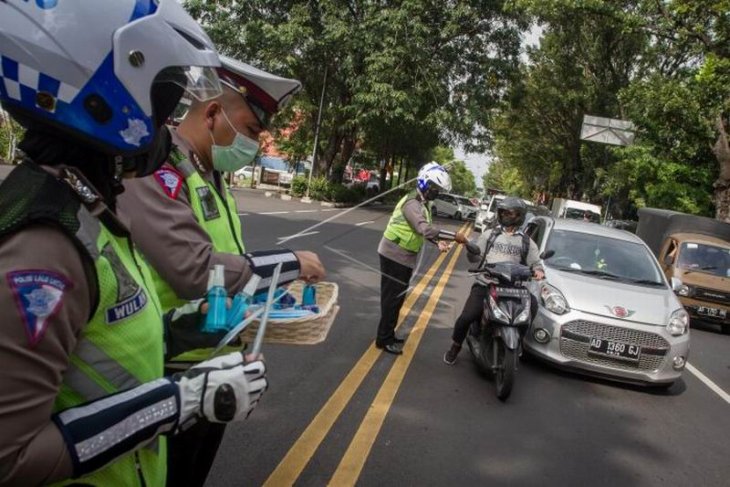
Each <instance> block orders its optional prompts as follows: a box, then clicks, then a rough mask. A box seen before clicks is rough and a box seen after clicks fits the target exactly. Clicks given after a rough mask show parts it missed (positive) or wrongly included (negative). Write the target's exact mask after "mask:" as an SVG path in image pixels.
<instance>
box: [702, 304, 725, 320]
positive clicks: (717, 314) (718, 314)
mask: <svg viewBox="0 0 730 487" xmlns="http://www.w3.org/2000/svg"><path fill="white" fill-rule="evenodd" d="M697 314H698V315H702V316H711V317H713V318H723V319H724V318H725V316H727V311H725V310H724V309H717V308H708V307H707V306H698V307H697Z"/></svg>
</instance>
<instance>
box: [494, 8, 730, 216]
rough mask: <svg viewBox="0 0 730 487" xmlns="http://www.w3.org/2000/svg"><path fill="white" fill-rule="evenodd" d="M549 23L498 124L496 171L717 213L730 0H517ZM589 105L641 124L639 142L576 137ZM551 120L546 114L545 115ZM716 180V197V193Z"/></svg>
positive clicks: (724, 157) (728, 88) (573, 190)
mask: <svg viewBox="0 0 730 487" xmlns="http://www.w3.org/2000/svg"><path fill="white" fill-rule="evenodd" d="M515 5H516V8H518V9H522V10H521V11H522V12H524V13H525V14H527V15H530V16H531V17H532V18H533V19H535V20H536V21H537V22H540V23H541V25H543V26H544V32H545V35H544V38H543V42H542V45H541V47H540V48H539V49H537V50H533V51H532V52H530V53H529V62H528V63H527V65H526V66H525V67H523V70H524V76H523V80H524V82H523V83H521V84H520V85H517V86H515V87H513V89H512V96H511V97H510V103H509V105H507V106H506V107H505V108H504V109H503V110H502V111H501V116H500V117H499V119H498V123H497V126H496V128H495V130H496V133H497V137H496V139H497V143H496V145H495V152H496V156H497V158H498V160H499V161H501V163H502V165H503V166H506V167H500V166H495V167H494V171H495V174H496V175H497V176H499V177H502V178H503V177H506V176H505V175H507V174H510V173H514V171H517V173H518V174H519V175H520V176H521V177H522V178H523V179H524V180H525V184H526V185H527V186H528V187H529V188H530V190H531V191H538V190H548V191H549V192H551V193H552V194H553V195H567V196H572V197H583V198H587V199H592V200H596V201H599V202H601V201H603V202H607V201H608V200H609V199H610V201H611V202H612V213H613V214H614V215H616V216H619V214H621V213H623V214H624V215H626V216H632V214H635V209H636V208H637V207H641V206H660V207H665V208H672V209H678V210H682V211H689V212H693V213H701V214H703V213H704V214H710V213H711V212H712V206H713V203H714V205H715V209H716V212H717V216H718V217H719V218H723V219H726V220H727V219H728V209H729V208H730V189H729V188H730V148H728V143H727V131H728V113H730V110H729V108H730V69H728V68H729V66H730V64H729V62H728V53H729V52H730V47H729V46H730V42H728V41H730V39H728V32H729V31H730V22H728V17H727V12H728V11H730V2H728V1H727V0H722V1H711V0H670V1H661V2H659V1H654V0H630V1H624V0H622V1H613V0H611V1H608V0H584V1H581V2H577V1H571V0H540V1H538V0H519V1H517V2H516V3H515ZM583 114H592V115H598V116H604V117H612V118H624V119H629V120H631V121H632V122H634V123H635V124H636V126H637V139H636V143H635V145H634V146H633V147H629V148H611V147H606V146H598V145H595V144H589V143H582V142H580V141H579V140H578V134H579V127H580V119H581V118H582V116H583ZM541 122H543V123H541ZM713 190H714V197H713V196H712V194H713Z"/></svg>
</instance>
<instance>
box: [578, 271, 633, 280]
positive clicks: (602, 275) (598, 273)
mask: <svg viewBox="0 0 730 487" xmlns="http://www.w3.org/2000/svg"><path fill="white" fill-rule="evenodd" d="M577 272H580V273H581V274H588V275H589V276H596V277H600V278H602V279H616V280H621V279H624V278H622V277H621V276H617V275H616V274H611V273H610V272H606V271H599V270H598V269H595V270H593V269H580V270H578V271H577Z"/></svg>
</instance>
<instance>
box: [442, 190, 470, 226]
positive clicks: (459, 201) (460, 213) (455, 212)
mask: <svg viewBox="0 0 730 487" xmlns="http://www.w3.org/2000/svg"><path fill="white" fill-rule="evenodd" d="M433 214H434V215H446V216H448V217H450V218H456V219H457V220H473V219H474V217H476V214H477V207H476V206H474V205H473V204H472V202H471V201H469V199H468V198H465V197H464V196H459V195H456V194H448V193H441V194H439V195H438V196H437V197H436V199H435V200H434V202H433Z"/></svg>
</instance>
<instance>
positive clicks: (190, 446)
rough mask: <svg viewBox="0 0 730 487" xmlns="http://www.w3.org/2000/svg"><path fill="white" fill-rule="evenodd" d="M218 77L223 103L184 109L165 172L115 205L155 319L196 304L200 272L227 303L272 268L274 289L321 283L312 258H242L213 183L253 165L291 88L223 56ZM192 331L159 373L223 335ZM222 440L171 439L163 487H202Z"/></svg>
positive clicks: (181, 329) (232, 209) (199, 355)
mask: <svg viewBox="0 0 730 487" xmlns="http://www.w3.org/2000/svg"><path fill="white" fill-rule="evenodd" d="M218 75H219V77H220V80H221V85H222V87H223V93H222V94H221V95H220V96H219V97H217V98H215V99H212V100H205V101H198V100H193V101H192V103H191V105H190V108H189V110H188V112H187V114H186V116H185V118H184V119H183V120H182V122H181V123H180V125H179V126H178V127H177V129H171V133H172V142H173V150H172V152H171V154H170V157H169V158H168V160H167V162H166V163H165V164H164V165H163V166H162V167H161V168H160V169H159V170H157V171H156V172H155V173H154V174H153V175H151V176H149V177H146V178H136V179H134V180H129V181H126V182H125V184H124V186H125V189H126V191H125V192H124V193H123V194H122V195H121V196H120V198H119V207H120V212H121V213H122V214H123V215H126V216H127V217H128V218H129V219H130V220H131V222H132V224H131V230H132V238H133V240H134V242H135V244H136V245H137V246H138V247H139V249H140V250H141V252H142V254H143V255H144V256H145V258H146V259H147V262H148V263H149V264H150V266H151V267H152V271H153V276H152V277H153V281H154V283H155V288H156V289H157V293H158V295H159V297H160V302H161V305H162V311H163V313H169V312H170V311H171V310H173V309H175V308H178V307H180V306H181V305H182V304H183V303H185V302H186V301H188V300H194V299H197V298H201V297H203V296H204V295H205V293H206V290H207V282H208V274H209V270H210V269H211V268H212V267H213V266H215V265H218V264H220V265H223V266H224V268H225V287H226V289H227V291H228V293H229V295H231V296H232V295H234V294H236V293H237V292H239V291H240V290H241V289H242V288H243V287H244V285H245V284H246V283H247V282H248V280H249V279H250V277H251V275H252V274H254V273H255V274H257V275H258V276H260V277H261V278H262V279H261V280H260V281H259V283H260V284H259V289H258V290H259V291H261V290H264V289H267V288H268V286H269V284H268V282H269V281H268V280H267V278H270V277H271V274H272V272H273V270H274V268H275V267H276V264H278V263H279V262H281V263H282V264H283V265H282V270H281V276H280V281H279V282H280V284H287V283H288V282H291V281H293V280H294V279H296V278H302V279H304V280H306V281H309V282H315V281H317V280H320V279H321V278H322V277H323V276H324V274H325V271H324V268H323V266H322V264H321V263H320V261H319V258H318V257H317V255H316V254H314V253H312V252H308V251H296V252H292V251H291V250H287V249H275V250H268V251H256V252H247V251H246V249H245V246H244V242H243V238H242V235H243V233H244V232H242V229H241V220H240V217H239V216H238V210H237V208H236V203H235V200H234V198H233V195H232V194H231V193H230V191H229V189H228V187H227V185H226V183H225V181H224V176H223V173H224V172H235V171H237V170H238V169H240V168H242V167H243V166H245V165H247V164H250V163H251V162H252V161H253V159H254V157H255V156H256V153H257V152H258V148H259V142H258V138H259V135H260V134H261V132H262V131H264V130H265V129H267V128H269V126H270V120H271V117H272V116H273V115H274V114H275V113H276V112H278V111H279V110H280V109H281V108H283V107H284V106H285V105H286V104H287V103H288V101H289V100H290V99H291V97H292V95H293V94H295V93H297V92H298V91H299V90H300V88H301V84H300V83H299V82H298V81H296V80H292V79H286V78H280V77H278V76H275V75H272V74H270V73H267V72H265V71H261V70H259V69H256V68H254V67H253V66H250V65H248V64H245V63H242V62H240V61H237V60H235V59H232V58H229V57H226V56H221V67H220V68H219V69H218ZM202 323H203V321H202V319H200V315H199V314H197V313H190V314H189V315H188V316H186V317H185V320H182V319H181V320H179V325H178V327H177V330H174V329H173V330H171V334H172V333H174V332H175V331H177V332H178V333H179V334H180V335H181V336H182V337H181V338H180V339H178V340H176V341H175V344H180V343H183V342H184V343H186V344H189V345H190V346H189V347H183V348H182V349H180V347H177V346H175V347H174V348H173V347H169V348H168V350H167V352H168V353H167V355H166V367H167V370H168V372H169V373H172V372H174V371H175V370H180V369H183V370H184V369H186V368H188V367H190V366H191V365H193V364H194V363H196V362H200V361H201V360H204V359H206V358H207V357H209V356H210V354H211V352H212V347H213V346H215V344H217V343H218V341H219V340H220V339H221V338H222V335H224V334H225V332H222V333H220V334H209V333H201V332H200V330H199V329H200V326H201V325H202ZM183 324H185V325H187V326H183ZM224 430H225V424H211V423H206V422H203V421H201V422H199V423H198V424H197V425H195V426H194V427H192V428H190V429H189V430H187V431H186V432H185V433H184V434H182V435H178V436H176V437H174V438H171V440H170V442H169V447H170V454H169V462H168V481H169V483H170V484H171V485H183V484H184V485H188V486H193V485H203V484H204V483H205V479H206V477H207V474H208V471H209V470H210V467H211V466H212V464H213V460H214V458H215V455H216V452H217V450H218V447H219V445H220V442H221V440H222V438H223V433H224Z"/></svg>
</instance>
